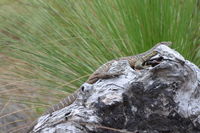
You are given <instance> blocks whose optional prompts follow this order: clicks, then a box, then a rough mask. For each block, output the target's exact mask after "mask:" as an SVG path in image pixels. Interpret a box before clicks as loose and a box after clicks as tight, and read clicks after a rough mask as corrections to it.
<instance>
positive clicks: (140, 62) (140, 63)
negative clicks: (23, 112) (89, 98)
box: [27, 42, 172, 132]
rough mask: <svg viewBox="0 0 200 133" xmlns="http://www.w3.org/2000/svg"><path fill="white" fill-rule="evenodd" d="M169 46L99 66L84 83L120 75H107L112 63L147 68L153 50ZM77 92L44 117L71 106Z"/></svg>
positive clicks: (168, 43)
mask: <svg viewBox="0 0 200 133" xmlns="http://www.w3.org/2000/svg"><path fill="white" fill-rule="evenodd" d="M171 44H172V43H171V42H161V43H158V44H156V45H155V46H154V47H153V48H151V49H150V50H148V51H146V52H144V53H141V54H138V55H134V56H128V57H122V58H119V59H116V60H111V61H108V62H107V63H105V64H103V65H102V66H100V67H99V68H98V69H97V70H96V71H95V72H93V73H92V74H91V76H90V77H89V78H88V80H87V81H86V83H89V84H94V83H95V82H97V80H99V79H108V78H113V77H116V76H119V75H121V74H122V73H121V72H117V73H108V70H109V69H110V67H111V65H112V63H113V62H114V61H119V60H128V62H129V64H130V66H131V67H132V68H133V69H138V70H140V69H144V68H146V67H148V66H145V65H144V63H145V62H146V61H148V60H149V59H150V58H152V57H153V56H155V55H157V54H158V52H157V51H155V48H157V47H158V46H159V45H166V46H170V45H171ZM79 91H80V89H78V90H77V91H76V92H74V93H73V94H71V95H69V96H67V97H66V98H64V99H63V100H61V101H60V102H59V103H58V104H55V105H53V106H52V107H51V108H50V109H49V110H48V111H47V112H45V113H44V115H45V114H51V113H52V112H55V111H57V110H60V109H62V108H64V107H66V106H68V105H70V104H72V103H73V102H74V101H75V100H76V98H77V95H78V93H79ZM35 124H36V121H34V122H33V124H31V125H32V126H31V127H30V128H29V130H28V131H27V132H30V131H31V130H32V129H33V127H34V126H35Z"/></svg>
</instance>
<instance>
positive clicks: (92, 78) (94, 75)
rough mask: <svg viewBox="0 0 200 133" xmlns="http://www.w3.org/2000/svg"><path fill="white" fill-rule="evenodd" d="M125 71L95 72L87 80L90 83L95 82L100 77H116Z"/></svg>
mask: <svg viewBox="0 0 200 133" xmlns="http://www.w3.org/2000/svg"><path fill="white" fill-rule="evenodd" d="M122 74H123V73H122V72H121V71H120V72H115V73H109V72H102V73H94V74H93V75H92V76H90V77H89V79H88V80H87V81H86V82H87V83H89V84H93V83H95V82H97V80H99V79H109V78H114V77H117V76H120V75H122Z"/></svg>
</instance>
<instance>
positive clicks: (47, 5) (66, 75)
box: [0, 0, 200, 131]
mask: <svg viewBox="0 0 200 133" xmlns="http://www.w3.org/2000/svg"><path fill="white" fill-rule="evenodd" d="M199 10H200V2H199V0H185V1H184V0H163V1H161V0H153V1H150V0H84V1H83V0H76V1H75V0H54V1H52V0H9V1H6V0H1V1H0V55H1V60H0V67H1V69H0V70H1V71H0V73H1V75H2V76H1V81H0V83H1V88H0V91H1V92H0V93H1V98H2V99H4V100H5V101H4V104H3V106H2V109H1V110H0V111H1V112H3V110H5V109H6V108H8V106H7V105H8V104H9V103H10V102H11V101H12V105H13V104H16V103H20V104H22V103H23V104H26V106H27V108H26V107H23V108H22V109H21V111H25V110H26V111H27V110H32V111H35V112H36V113H38V114H41V113H42V112H43V111H44V109H45V108H46V107H47V106H49V105H51V104H52V103H56V102H58V101H59V100H60V99H61V98H62V97H65V96H66V95H68V93H71V92H73V91H74V90H75V89H77V88H78V87H79V86H80V85H81V84H82V83H83V82H84V81H86V79H87V78H88V76H89V75H90V74H91V73H92V72H93V71H94V70H95V69H96V68H98V67H99V66H100V65H101V64H103V63H105V62H106V61H108V60H111V59H113V58H117V57H121V56H129V55H135V54H138V53H141V52H144V51H146V50H148V49H149V48H151V47H152V46H153V45H154V44H156V43H158V42H161V41H172V42H173V46H172V48H174V49H176V50H177V51H179V52H180V53H181V54H182V55H183V56H184V57H185V58H186V59H188V60H190V61H192V62H194V63H195V64H196V65H200V45H199V44H200V36H199V35H200V30H199V29H200V21H199V20H200V18H199V17H200V11H199ZM11 85H12V87H11ZM2 88H4V89H2ZM19 111H20V110H19ZM1 112H0V113H1ZM29 112H30V111H29ZM13 114H15V112H14V113H12V112H11V113H10V114H9V113H5V114H3V115H2V116H1V117H0V120H1V119H2V118H5V117H8V116H10V117H12V116H11V115H13ZM33 116H34V115H29V118H27V119H22V120H21V121H26V120H32V119H33ZM18 121H19V120H15V121H11V123H15V122H18ZM5 125H6V126H7V125H8V123H7V124H4V125H0V128H1V127H6V126H5ZM20 128H23V126H22V127H16V128H12V129H9V130H10V131H18V129H20Z"/></svg>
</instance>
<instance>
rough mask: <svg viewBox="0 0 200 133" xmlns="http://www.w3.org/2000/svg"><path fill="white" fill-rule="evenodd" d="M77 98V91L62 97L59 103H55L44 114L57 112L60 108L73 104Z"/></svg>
mask: <svg viewBox="0 0 200 133" xmlns="http://www.w3.org/2000/svg"><path fill="white" fill-rule="evenodd" d="M76 98H77V92H75V93H73V94H71V95H69V96H67V97H66V98H64V99H62V100H61V101H60V102H59V103H58V104H55V105H53V106H52V107H51V108H50V109H49V110H48V111H46V112H45V113H44V114H50V113H52V112H55V111H57V110H60V109H62V108H64V107H66V106H68V105H70V104H72V103H73V102H74V101H75V100H76Z"/></svg>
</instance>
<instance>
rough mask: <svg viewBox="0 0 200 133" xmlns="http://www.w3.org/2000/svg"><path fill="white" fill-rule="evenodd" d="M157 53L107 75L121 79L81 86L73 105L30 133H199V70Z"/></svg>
mask: <svg viewBox="0 0 200 133" xmlns="http://www.w3.org/2000/svg"><path fill="white" fill-rule="evenodd" d="M157 50H158V51H159V52H160V54H159V56H157V57H154V59H151V60H150V61H148V62H146V64H151V66H150V67H149V68H147V69H143V70H141V71H135V70H133V69H132V68H131V67H130V66H129V64H128V62H127V61H118V62H117V61H116V62H114V63H113V64H112V68H111V69H110V70H109V72H115V71H123V73H124V74H123V75H121V76H119V77H116V78H112V79H105V80H99V81H97V82H96V83H95V84H93V85H90V84H86V83H85V84H83V85H82V87H84V90H83V92H81V94H80V95H79V97H78V99H77V100H76V101H75V102H74V103H73V104H71V105H70V106H68V107H65V108H63V109H61V110H58V111H56V112H54V113H52V114H51V115H50V114H48V115H45V116H42V117H40V118H39V119H38V122H37V125H36V126H35V127H34V129H33V132H42V133H44V132H48V133H53V132H56V133H63V132H69V133H105V132H107V133H115V132H116V133H117V132H132V133H136V132H137V133H200V69H199V68H198V67H197V66H195V65H194V64H192V63H191V62H189V61H187V60H185V59H184V58H183V57H182V56H181V55H180V54H179V53H177V52H176V51H174V50H172V49H170V48H168V47H167V46H163V45H162V46H159V47H158V48H157ZM158 61H160V63H158Z"/></svg>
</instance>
